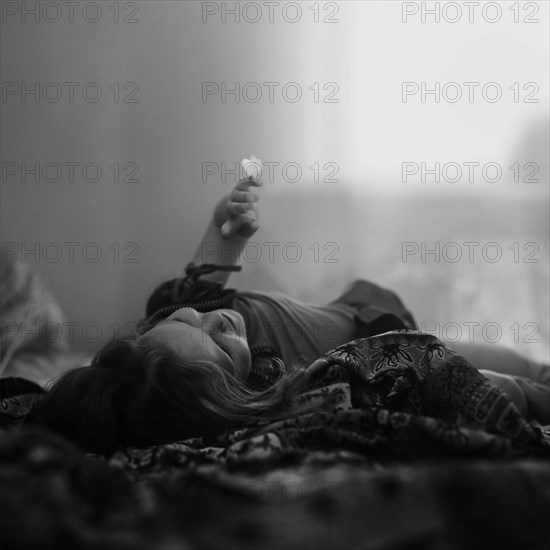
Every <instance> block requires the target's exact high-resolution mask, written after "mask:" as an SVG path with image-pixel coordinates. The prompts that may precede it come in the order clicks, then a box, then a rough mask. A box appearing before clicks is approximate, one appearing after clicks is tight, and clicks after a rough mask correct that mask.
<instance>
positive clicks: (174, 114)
mask: <svg viewBox="0 0 550 550" xmlns="http://www.w3.org/2000/svg"><path fill="white" fill-rule="evenodd" d="M46 4H48V5H49V6H46V7H44V6H45V5H46ZM444 4H446V3H440V5H444ZM453 4H456V5H459V7H460V6H462V8H461V9H462V10H463V12H462V15H461V17H460V19H457V20H456V22H452V20H453V19H456V18H457V17H458V12H452V11H451V8H449V9H448V10H447V11H444V12H441V13H439V22H437V21H436V17H435V16H433V15H432V16H430V15H429V14H426V13H423V10H424V8H426V7H428V8H433V7H434V5H435V3H434V2H427V3H426V2H417V3H414V2H403V3H402V2H299V3H296V2H280V3H277V5H275V4H273V3H272V4H269V3H266V2H248V3H246V2H194V1H189V2H187V1H185V2H163V1H138V2H128V3H123V2H120V3H119V2H113V3H111V2H88V3H85V2H79V3H78V5H76V7H75V8H74V12H73V13H72V17H70V14H69V13H68V11H67V10H68V7H67V5H64V4H63V3H62V2H47V3H46V2H4V3H3V6H2V38H1V46H2V54H1V64H2V68H1V79H2V86H3V88H2V104H1V109H2V113H1V114H2V120H1V138H2V142H1V153H2V170H3V172H2V188H1V192H2V223H1V229H2V236H1V239H2V243H3V245H2V246H3V250H2V252H3V255H5V254H11V255H17V256H18V257H20V258H22V259H23V260H24V261H26V262H33V263H36V264H37V265H36V267H37V268H38V269H39V271H40V272H41V273H42V275H43V276H44V278H45V279H46V281H47V283H48V285H49V287H50V289H51V290H52V291H53V293H54V294H55V295H56V296H57V297H58V300H59V302H60V304H61V306H62V308H63V309H64V311H65V313H66V315H67V317H68V319H69V320H70V322H71V323H73V325H72V327H73V329H72V330H73V331H74V332H73V335H72V340H73V345H74V347H75V349H81V350H83V351H90V350H93V349H96V348H97V346H98V345H100V344H101V343H103V342H105V341H106V340H107V339H108V338H110V337H112V336H113V335H114V334H115V333H116V331H117V327H122V326H124V325H125V324H126V323H128V322H131V321H134V320H136V319H138V318H140V317H141V316H142V315H143V313H144V307H145V301H146V298H147V296H148V294H149V293H150V292H151V291H152V290H153V289H154V288H155V287H156V285H158V284H159V283H161V282H162V281H163V280H165V279H167V278H170V277H175V276H177V275H179V274H180V272H181V270H182V269H183V267H184V265H185V264H186V263H187V262H188V261H189V260H190V258H191V256H192V255H193V253H194V252H195V249H196V247H197V245H198V243H199V242H200V238H201V236H202V233H203V231H204V229H205V228H206V225H207V223H208V221H209V218H210V216H211V213H212V209H213V206H214V204H215V203H216V201H217V200H218V199H219V198H220V197H221V196H222V195H223V194H224V193H225V192H227V191H228V190H229V189H230V187H231V186H232V185H234V183H235V181H236V179H238V177H240V174H238V175H237V174H235V173H230V172H228V173H225V174H224V173H223V170H224V168H228V169H229V170H234V168H235V163H238V162H239V161H240V159H241V158H243V157H245V156H249V155H250V154H254V155H256V156H257V157H259V158H260V159H262V160H264V161H266V162H268V163H272V164H271V166H272V172H269V173H267V172H265V171H264V178H263V179H264V182H265V184H264V187H263V188H262V189H261V190H260V203H259V208H260V214H261V229H260V231H258V233H256V235H255V236H254V237H253V239H252V241H253V244H252V246H251V247H250V248H249V249H247V250H246V255H245V258H243V261H242V262H241V263H242V265H243V271H242V272H241V273H240V274H237V275H234V276H233V278H232V279H231V286H233V287H235V288H239V289H244V288H247V289H248V288H252V289H263V290H279V291H283V292H287V293H289V294H291V295H292V296H295V297H296V298H299V299H303V300H306V301H312V302H318V301H328V300H331V299H333V298H334V297H336V296H337V294H338V293H340V292H341V291H342V289H343V288H344V286H345V285H346V284H347V283H348V282H349V281H351V280H352V279H354V278H361V277H364V278H369V279H371V280H374V281H375V282H378V283H379V284H382V285H386V286H390V287H392V288H394V289H395V290H397V291H398V292H399V293H400V294H401V296H402V298H403V299H404V301H405V302H406V303H407V304H409V305H410V308H411V309H412V310H413V312H414V313H415V315H416V317H417V321H418V322H419V323H420V324H421V328H423V329H424V330H428V331H431V332H433V333H435V334H436V335H438V336H442V337H446V338H447V339H462V340H465V339H466V340H467V339H468V338H469V337H473V338H475V340H476V341H489V342H495V341H499V342H500V343H504V344H506V345H516V346H518V347H519V348H520V349H521V350H522V351H523V352H524V353H526V354H527V355H530V356H531V357H534V358H538V359H542V360H545V361H548V354H549V342H548V333H549V321H548V320H549V318H550V311H549V260H548V240H549V236H548V235H549V227H548V214H549V202H548V197H549V194H548V182H549V176H548V174H549V171H548V151H549V142H548V76H549V75H548V70H549V69H548V68H549V66H550V65H549V59H548V57H549V53H548V4H547V3H545V2H538V3H533V2H531V3H529V4H532V5H534V6H535V7H536V8H537V10H536V13H532V11H533V10H528V9H526V8H525V6H522V5H521V3H520V5H519V6H518V7H517V9H516V11H515V12H514V11H513V10H512V9H511V8H510V3H507V2H492V3H490V4H493V5H497V6H500V9H501V13H500V19H498V20H496V19H497V16H498V15H499V13H498V10H497V9H496V8H495V7H494V6H493V8H491V9H492V10H493V11H491V9H488V10H485V11H482V8H484V7H485V6H484V4H487V3H485V2H481V3H480V6H479V8H478V10H479V11H476V12H475V13H474V14H473V15H472V17H473V19H472V21H471V22H470V21H469V20H468V17H469V15H468V14H467V11H466V7H465V6H464V4H463V3H460V2H459V3H453ZM36 5H38V11H37V12H36V11H33V10H35V9H36ZM98 6H99V9H98ZM234 8H236V9H237V13H238V16H237V15H236V14H235V13H234V12H233V9H234ZM270 10H272V11H270ZM415 10H416V11H415ZM37 13H38V15H37ZM58 16H60V18H59V20H58V21H56V19H57V17H58ZM71 19H72V20H71ZM237 19H238V20H237ZM535 20H536V21H535ZM117 21H118V22H117ZM403 82H408V83H409V85H408V86H409V87H408V88H407V90H409V91H411V93H410V94H409V95H408V96H406V98H404V96H403ZM436 82H437V83H439V84H438V85H439V87H440V89H439V96H437V97H438V101H436V99H435V98H436V96H435V95H434V94H432V95H430V94H429V90H430V89H431V90H434V89H435V86H436V84H435V83H436ZM466 82H474V83H477V85H476V86H473V85H472V86H471V87H468V86H466V85H464V84H463V83H466ZM491 82H492V83H497V84H498V86H499V87H500V89H501V91H502V97H501V98H499V99H498V100H495V96H494V95H492V94H493V93H494V92H495V90H497V91H498V88H497V87H495V86H493V87H492V88H491V86H489V87H487V88H484V86H485V85H486V84H487V83H491ZM36 83H38V84H36ZM48 83H49V84H48ZM52 83H53V84H52ZM68 83H73V84H68ZM205 83H207V84H205ZM266 83H270V84H266ZM422 83H425V84H426V85H425V89H424V91H427V92H428V94H427V95H425V96H422V95H421V91H422V86H423V84H422ZM446 83H459V87H458V88H457V87H456V86H455V85H449V86H447V87H446V88H445V90H444V92H443V91H442V89H443V87H444V86H445V84H446ZM37 85H38V90H39V92H38V96H37V95H34V94H33V93H32V91H31V92H29V89H33V88H34V89H37V88H36V86H37ZM415 86H417V87H418V89H419V90H420V91H419V92H418V93H414V90H415ZM224 87H225V92H226V93H225V94H224ZM236 87H240V88H237V89H238V93H237V95H235V94H232V93H231V89H233V90H235V89H236ZM25 89H26V92H25ZM70 89H72V90H73V91H74V97H73V98H71V96H70V94H69V90H70ZM426 89H427V90H426ZM59 90H61V96H59V97H57V94H58V91H59ZM98 90H100V91H101V97H100V98H99V97H98V96H97V94H98ZM270 90H271V91H272V94H273V95H272V97H269V93H270ZM457 90H459V91H460V92H462V93H463V94H464V95H463V97H462V98H461V99H460V100H456V93H457ZM472 90H473V93H474V96H473V98H470V97H466V94H468V93H469V91H472ZM483 91H485V92H486V95H485V96H484V95H483V93H482V92H483ZM298 92H301V94H302V95H301V97H300V98H299V99H298V96H297V95H296V94H297V93H298ZM258 94H261V95H258ZM237 98H238V100H237ZM470 99H471V100H470ZM405 100H406V101H405ZM37 163H38V168H39V173H38V175H35V174H33V173H32V172H30V171H29V170H32V169H35V168H36V166H37ZM71 163H73V164H71ZM86 163H89V164H88V165H86ZM403 163H408V164H407V165H406V170H408V171H407V172H406V174H405V175H404V174H403V170H404V166H405V165H404V164H403ZM422 163H425V164H424V166H425V167H426V168H427V169H428V170H430V169H433V168H434V167H435V166H436V164H435V163H440V167H441V166H444V165H447V168H446V169H445V170H448V171H444V170H440V171H439V175H440V178H439V179H440V181H439V182H436V181H435V176H434V175H433V174H431V173H430V172H428V173H427V174H423V173H422V166H423V164H422ZM449 163H450V164H449ZM467 163H478V164H476V165H475V166H476V169H475V173H474V176H473V178H471V179H470V178H469V174H468V173H467V170H468V166H474V165H471V164H467ZM488 163H493V164H490V165H488ZM516 163H517V164H516ZM84 165H86V168H85V169H83V167H84ZM456 165H458V166H459V167H460V168H461V169H462V171H463V173H462V177H461V178H459V179H458V180H457V181H454V180H455V179H456V178H455V175H456V172H453V170H455V168H456ZM70 166H74V170H75V171H74V174H71V173H70V171H69V169H70ZM98 166H99V167H100V168H101V176H99V175H98V174H97V167H98ZM495 166H496V167H497V168H495ZM514 166H515V168H514ZM59 167H61V169H62V173H61V175H60V176H59V177H58V173H57V170H58V168H59ZM415 167H416V168H418V171H417V172H415ZM484 167H486V172H485V173H484V172H482V168H484ZM498 167H500V169H501V171H502V173H501V175H500V177H498V179H496V178H497V176H496V175H495V174H497V175H498V173H497V172H496V171H491V170H498ZM511 167H512V168H511ZM205 170H210V171H211V172H207V173H205ZM25 171H26V172H25ZM300 171H301V173H300ZM212 172H213V173H212ZM117 179H118V182H117ZM96 180H97V181H96ZM125 180H126V181H125ZM52 243H53V244H52ZM266 243H276V244H272V245H269V244H266ZM464 243H474V244H464ZM270 247H272V248H271V250H273V252H274V253H273V256H272V257H270V254H269V250H270ZM430 250H432V251H433V252H432V253H431V254H430ZM60 251H61V252H60ZM459 253H460V255H461V256H460V257H458V254H459ZM469 253H470V254H472V255H471V256H470V257H469V256H468V255H469ZM499 253H500V257H498V254H499ZM457 258H458V259H457ZM470 331H473V332H470Z"/></svg>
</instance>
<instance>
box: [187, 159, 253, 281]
mask: <svg viewBox="0 0 550 550" xmlns="http://www.w3.org/2000/svg"><path fill="white" fill-rule="evenodd" d="M243 167H244V170H245V174H247V175H248V177H247V178H245V179H242V180H240V181H239V182H238V183H237V185H236V186H235V187H234V189H233V190H232V191H231V192H229V193H228V194H227V195H225V196H224V197H223V198H222V199H221V200H220V201H219V202H218V204H217V205H216V207H215V209H214V215H213V217H212V220H211V221H210V223H209V225H208V228H207V229H206V233H205V235H204V237H203V239H202V241H201V243H200V245H199V247H198V248H197V251H196V253H195V255H194V256H193V259H192V260H191V261H192V263H194V264H195V265H201V264H205V263H207V264H220V265H227V266H231V265H235V264H236V263H237V262H238V260H239V257H240V255H241V253H242V251H243V249H244V247H245V246H246V243H247V242H248V240H249V239H250V237H251V236H252V235H254V233H256V231H257V230H258V227H259V225H258V211H257V208H256V204H255V203H256V202H257V200H258V195H257V194H256V193H254V192H253V191H252V190H251V187H260V186H261V185H262V182H261V179H260V178H261V161H259V160H258V159H256V158H255V157H252V159H251V160H250V161H249V160H247V159H245V160H244V161H243ZM230 274H231V272H230V271H215V272H213V273H209V274H206V275H203V276H202V277H201V280H203V281H210V282H216V283H219V284H222V285H224V284H225V283H226V282H227V280H228V278H229V275H230Z"/></svg>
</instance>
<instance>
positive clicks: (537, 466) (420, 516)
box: [0, 332, 550, 549]
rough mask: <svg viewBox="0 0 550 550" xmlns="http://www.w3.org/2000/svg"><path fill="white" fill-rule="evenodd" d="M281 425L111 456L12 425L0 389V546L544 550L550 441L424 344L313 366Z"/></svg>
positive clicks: (393, 345)
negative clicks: (302, 407)
mask: <svg viewBox="0 0 550 550" xmlns="http://www.w3.org/2000/svg"><path fill="white" fill-rule="evenodd" d="M310 371H311V373H312V376H311V379H310V385H309V387H308V388H307V389H308V391H307V392H305V393H304V394H303V395H302V397H301V400H303V401H304V402H306V403H315V402H317V403H321V402H323V403H325V401H324V400H323V398H322V396H325V397H326V396H331V398H332V400H331V401H330V405H326V404H325V405H323V406H320V408H319V409H318V410H316V411H315V412H313V413H312V412H310V413H307V414H302V415H298V416H296V417H294V418H291V419H289V420H285V421H279V422H272V423H263V424H256V425H252V426H248V427H246V428H244V429H240V430H236V431H232V432H227V433H224V434H220V435H219V436H217V437H208V438H196V439H193V440H186V441H181V442H175V443H173V444H168V445H161V446H158V447H153V448H147V449H136V448H128V449H121V450H120V451H119V452H117V453H115V454H114V455H112V456H110V457H100V456H94V455H85V454H84V453H82V452H81V451H79V450H78V449H76V448H75V447H73V446H72V445H71V444H70V443H69V442H67V441H65V440H62V439H60V438H58V437H56V436H53V435H52V434H48V433H46V432H44V431H41V430H37V429H30V428H24V427H21V426H20V422H21V418H22V417H24V414H25V412H26V408H27V407H28V405H29V403H30V399H31V397H32V395H33V393H34V392H35V391H36V392H40V391H41V390H40V388H39V387H38V386H34V385H33V384H31V383H28V382H24V381H22V380H19V379H3V380H0V383H1V384H0V391H1V392H2V393H1V394H0V397H2V400H1V402H0V407H1V411H2V412H1V414H0V421H1V422H2V425H3V428H4V430H3V431H2V432H0V487H1V488H0V490H1V496H2V500H3V502H2V514H0V543H1V547H2V548H35V547H37V546H40V548H50V547H51V548H56V549H57V548H59V547H70V548H155V549H156V548H158V549H168V548H170V549H171V548H251V549H252V548H254V549H257V548H288V549H294V548H327V549H328V548H335V549H336V548H365V549H371V548H372V549H390V548H391V549H398V548H399V549H401V548H427V549H430V548H443V549H447V548H450V549H455V548H456V549H458V548H460V549H462V548H464V549H469V548H514V549H517V548H540V549H543V548H544V549H545V548H547V547H548V542H549V541H550V522H548V520H547V516H548V510H549V509H550V467H549V466H550V431H549V430H548V427H544V426H540V425H537V424H536V423H535V422H533V421H529V419H525V418H523V417H522V416H521V415H520V414H519V412H518V411H517V409H516V408H515V406H514V405H513V403H511V402H510V401H509V400H508V398H507V397H506V395H505V394H503V393H502V392H500V390H498V388H496V387H495V386H492V385H491V384H490V383H489V381H488V380H487V379H485V378H484V377H483V376H481V375H480V374H479V372H478V371H477V370H476V369H474V368H473V367H471V366H470V365H469V364H468V363H467V362H466V361H465V360H464V359H463V358H462V357H460V356H458V355H456V354H454V353H453V352H452V351H451V350H449V349H448V348H446V347H445V346H443V345H442V344H441V342H439V341H438V340H437V339H436V338H434V337H433V336H429V335H425V334H420V333H416V332H392V333H386V334H383V335H379V336H375V337H371V338H365V339H360V340H357V341H355V342H351V343H349V344H346V345H345V346H341V347H339V348H336V349H335V350H333V351H332V352H329V353H328V354H326V355H325V356H323V357H321V358H320V359H319V360H318V361H316V362H315V363H314V365H313V366H312V367H310Z"/></svg>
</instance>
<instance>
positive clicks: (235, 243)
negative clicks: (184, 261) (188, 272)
mask: <svg viewBox="0 0 550 550" xmlns="http://www.w3.org/2000/svg"><path fill="white" fill-rule="evenodd" d="M248 239H249V237H243V236H241V235H239V234H233V235H231V236H230V237H228V238H226V239H224V238H223V237H222V235H221V232H220V229H219V228H218V227H217V226H216V224H215V222H214V220H211V221H210V224H209V225H208V228H207V229H206V233H205V234H204V237H203V239H202V241H201V243H200V245H199V247H198V248H197V251H196V252H195V255H194V256H193V259H192V260H191V261H192V262H193V263H194V264H195V265H201V264H221V265H228V266H231V265H235V264H237V262H238V261H239V258H240V256H241V253H242V251H243V249H244V247H245V246H246V243H247V242H248ZM230 275H231V272H230V271H215V272H214V273H209V274H207V275H202V276H201V280H202V281H211V282H216V283H221V284H222V285H224V284H225V283H226V282H227V280H228V279H229V276H230Z"/></svg>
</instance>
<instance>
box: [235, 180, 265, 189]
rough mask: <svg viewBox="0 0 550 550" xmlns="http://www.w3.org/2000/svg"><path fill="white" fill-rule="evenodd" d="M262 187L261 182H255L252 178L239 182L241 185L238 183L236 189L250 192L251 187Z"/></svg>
mask: <svg viewBox="0 0 550 550" xmlns="http://www.w3.org/2000/svg"><path fill="white" fill-rule="evenodd" d="M262 185H263V182H262V181H261V180H259V181H255V180H253V179H252V178H244V179H242V180H239V183H237V185H236V186H235V189H236V190H237V191H248V189H249V188H250V187H251V186H254V187H261V186H262Z"/></svg>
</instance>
